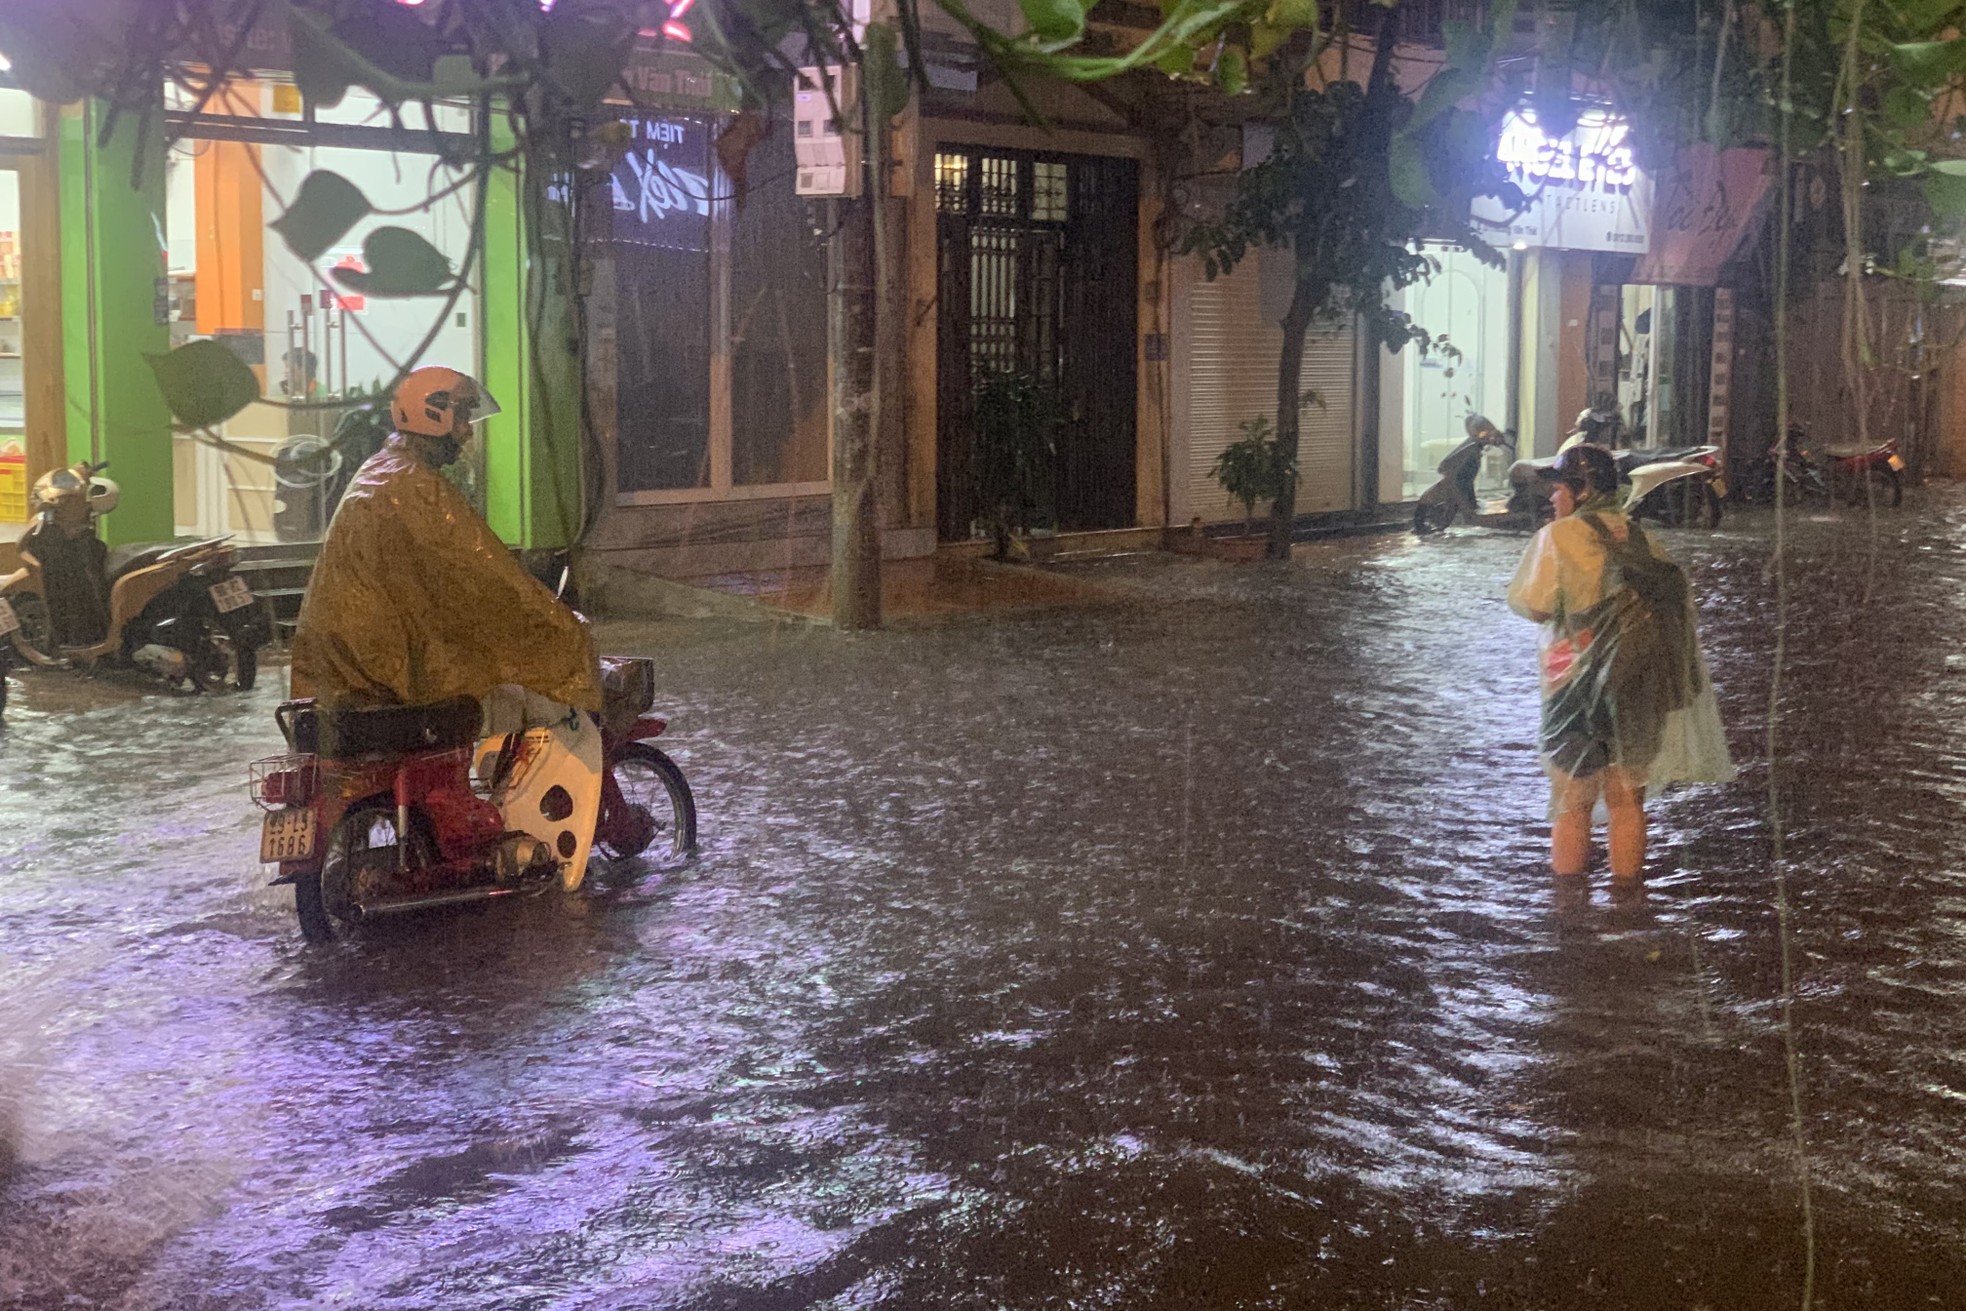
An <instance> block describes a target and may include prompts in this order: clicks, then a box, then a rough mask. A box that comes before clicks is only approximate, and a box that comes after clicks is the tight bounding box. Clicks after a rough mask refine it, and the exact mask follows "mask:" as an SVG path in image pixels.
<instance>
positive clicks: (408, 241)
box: [331, 228, 452, 296]
mask: <svg viewBox="0 0 1966 1311" xmlns="http://www.w3.org/2000/svg"><path fill="white" fill-rule="evenodd" d="M362 262H363V263H364V264H366V265H368V268H367V269H366V270H357V269H333V270H331V272H332V273H333V275H334V279H335V281H336V282H339V283H341V284H342V285H343V286H345V287H348V288H350V289H352V290H354V291H359V292H362V293H364V294H366V295H370V296H430V295H434V294H437V293H439V292H445V291H449V290H450V284H451V277H452V275H451V262H450V261H449V260H448V259H446V258H444V253H443V252H442V251H440V250H438V249H437V248H436V247H435V246H433V245H431V244H430V243H429V242H427V241H425V240H424V239H423V238H422V237H420V236H418V235H417V234H416V233H414V232H411V231H410V230H409V229H408V228H377V229H376V230H375V231H374V232H371V233H369V235H368V239H367V240H365V241H364V242H363V243H362Z"/></svg>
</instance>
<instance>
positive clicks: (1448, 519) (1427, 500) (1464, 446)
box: [1413, 414, 1515, 537]
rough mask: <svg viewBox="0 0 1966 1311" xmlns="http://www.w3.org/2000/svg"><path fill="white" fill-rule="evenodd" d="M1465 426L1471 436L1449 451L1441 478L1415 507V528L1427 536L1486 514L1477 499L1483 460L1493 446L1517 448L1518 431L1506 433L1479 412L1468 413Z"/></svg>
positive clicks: (1497, 448) (1509, 448)
mask: <svg viewBox="0 0 1966 1311" xmlns="http://www.w3.org/2000/svg"><path fill="white" fill-rule="evenodd" d="M1463 427H1464V428H1465V429H1466V431H1467V434H1468V436H1467V440H1465V441H1463V442H1462V443H1461V444H1460V445H1459V446H1456V447H1455V448H1454V449H1453V450H1452V451H1449V452H1448V453H1447V458H1446V459H1444V460H1442V461H1441V462H1440V469H1439V472H1440V481H1439V482H1436V483H1435V484H1434V485H1433V486H1432V487H1429V488H1428V489H1427V490H1426V491H1424V492H1422V493H1421V494H1420V499H1419V501H1418V503H1417V504H1415V505H1414V507H1413V532H1414V534H1415V535H1416V536H1420V537H1425V536H1426V535H1427V534H1429V533H1437V532H1441V531H1443V530H1445V529H1446V528H1447V527H1448V526H1449V525H1451V524H1452V523H1453V522H1454V520H1455V519H1456V518H1467V519H1470V520H1478V519H1482V518H1485V517H1495V516H1484V514H1483V512H1482V508H1481V505H1480V503H1479V502H1478V501H1476V499H1475V479H1476V478H1477V477H1478V476H1479V475H1480V473H1481V462H1482V460H1483V459H1484V458H1485V457H1486V456H1487V455H1488V452H1490V451H1491V450H1506V451H1509V452H1510V453H1513V452H1514V451H1515V434H1514V433H1505V432H1503V431H1502V430H1501V429H1499V428H1497V427H1496V426H1495V425H1494V424H1492V423H1490V422H1489V421H1488V420H1487V419H1485V418H1483V417H1482V416H1481V415H1479V414H1471V415H1469V416H1468V417H1467V420H1466V422H1465V423H1464V424H1463Z"/></svg>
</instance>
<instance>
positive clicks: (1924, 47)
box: [1891, 41, 1966, 87]
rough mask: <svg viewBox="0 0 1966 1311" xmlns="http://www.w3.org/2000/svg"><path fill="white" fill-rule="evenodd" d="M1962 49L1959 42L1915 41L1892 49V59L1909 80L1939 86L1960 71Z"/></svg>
mask: <svg viewBox="0 0 1966 1311" xmlns="http://www.w3.org/2000/svg"><path fill="white" fill-rule="evenodd" d="M1962 48H1966V47H1962V44H1961V43H1960V42H1958V41H1912V42H1908V43H1906V44H1904V45H1894V46H1892V47H1891V56H1892V59H1893V60H1894V61H1895V62H1896V63H1897V65H1898V72H1899V73H1900V74H1901V75H1902V76H1903V77H1905V79H1906V80H1908V81H1911V82H1914V83H1918V84H1920V85H1924V86H1931V87H1937V86H1939V85H1942V84H1943V83H1944V82H1945V81H1946V79H1947V78H1948V77H1950V76H1951V75H1952V73H1953V71H1954V70H1955V69H1956V68H1958V66H1959V63H1960V54H1961V51H1962Z"/></svg>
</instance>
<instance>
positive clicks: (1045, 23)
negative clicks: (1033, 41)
mask: <svg viewBox="0 0 1966 1311" xmlns="http://www.w3.org/2000/svg"><path fill="white" fill-rule="evenodd" d="M1017 3H1018V6H1019V7H1020V8H1021V9H1023V11H1024V21H1025V22H1026V23H1029V24H1030V25H1031V34H1032V35H1033V36H1035V37H1037V39H1038V40H1040V41H1042V42H1044V43H1045V44H1046V45H1048V46H1063V45H1070V44H1071V43H1072V42H1074V41H1076V40H1078V39H1079V36H1080V35H1081V34H1082V33H1083V32H1084V31H1085V9H1084V7H1083V6H1081V5H1080V4H1079V0H1017Z"/></svg>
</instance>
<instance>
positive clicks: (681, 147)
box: [609, 118, 712, 251]
mask: <svg viewBox="0 0 1966 1311" xmlns="http://www.w3.org/2000/svg"><path fill="white" fill-rule="evenodd" d="M632 126H633V128H634V133H635V136H634V142H633V144H632V145H630V146H629V148H628V151H627V153H626V154H625V155H623V156H622V159H621V162H620V163H618V164H616V165H615V167H614V173H613V176H612V177H611V178H610V179H609V182H610V187H611V189H612V191H613V194H614V232H615V239H616V240H618V241H625V242H629V243H631V244H634V245H639V246H662V247H665V248H667V249H670V250H692V251H697V250H708V249H709V248H710V196H711V176H712V175H711V169H710V128H709V124H708V123H707V122H705V121H704V120H703V119H699V118H650V119H642V120H639V121H637V122H635V123H634V124H633V125H632Z"/></svg>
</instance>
